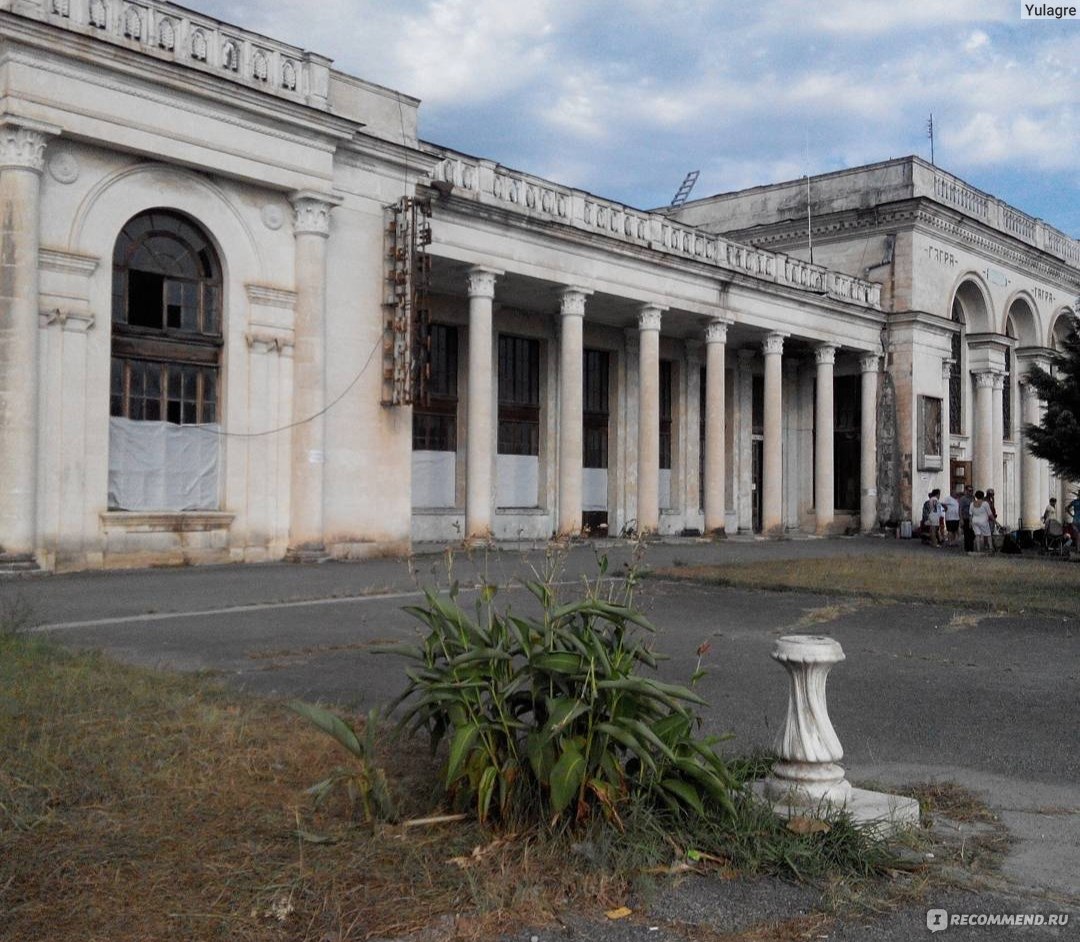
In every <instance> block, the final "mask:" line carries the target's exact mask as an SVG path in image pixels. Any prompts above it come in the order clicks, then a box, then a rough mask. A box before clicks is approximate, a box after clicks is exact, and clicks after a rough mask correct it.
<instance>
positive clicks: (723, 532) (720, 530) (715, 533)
mask: <svg viewBox="0 0 1080 942" xmlns="http://www.w3.org/2000/svg"><path fill="white" fill-rule="evenodd" d="M705 536H706V537H707V538H708V539H710V540H726V539H727V528H726V527H717V528H716V529H715V530H706V531H705Z"/></svg>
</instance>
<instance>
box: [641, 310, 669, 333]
mask: <svg viewBox="0 0 1080 942" xmlns="http://www.w3.org/2000/svg"><path fill="white" fill-rule="evenodd" d="M666 310H667V308H666V307H660V305H659V304H643V305H641V310H640V311H639V312H638V330H656V331H658V330H660V320H661V318H662V317H663V314H664V311H666Z"/></svg>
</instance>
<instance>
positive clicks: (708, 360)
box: [701, 319, 729, 536]
mask: <svg viewBox="0 0 1080 942" xmlns="http://www.w3.org/2000/svg"><path fill="white" fill-rule="evenodd" d="M728 323H729V322H728V321H725V320H720V319H715V320H713V321H712V322H711V323H710V324H709V326H708V327H706V328H705V480H704V481H702V482H701V486H702V487H703V488H704V489H705V494H704V507H705V532H706V533H713V534H716V535H717V536H723V534H724V528H725V526H726V523H727V494H726V483H727V482H726V480H725V478H726V476H727V453H726V448H725V446H726V442H727V404H726V402H725V401H724V393H725V386H724V384H725V377H726V367H725V360H726V359H727V329H728Z"/></svg>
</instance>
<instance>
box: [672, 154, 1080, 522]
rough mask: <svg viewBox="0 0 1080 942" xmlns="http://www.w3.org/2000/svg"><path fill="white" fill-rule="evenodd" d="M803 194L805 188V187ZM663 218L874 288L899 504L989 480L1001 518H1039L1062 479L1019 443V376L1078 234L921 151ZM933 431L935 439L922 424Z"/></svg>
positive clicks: (1026, 420)
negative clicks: (893, 424) (891, 391)
mask: <svg viewBox="0 0 1080 942" xmlns="http://www.w3.org/2000/svg"><path fill="white" fill-rule="evenodd" d="M808 190H809V197H808V195H807V193H808ZM675 216H676V217H677V218H678V219H680V220H681V221H683V222H685V223H689V224H692V225H695V226H699V227H701V228H703V229H705V230H706V231H709V232H717V233H724V234H725V235H726V236H727V237H729V238H734V239H738V240H740V241H745V242H748V243H749V244H752V245H756V246H759V247H762V248H769V249H771V250H778V251H783V252H788V253H791V254H793V255H796V256H799V257H807V258H808V257H809V256H810V254H811V249H810V246H811V245H812V246H813V257H814V259H815V260H816V261H819V262H821V263H822V264H824V265H827V266H829V267H830V268H836V269H839V270H840V271H844V272H847V273H848V274H857V275H858V276H860V277H864V278H870V279H872V280H874V281H875V282H878V283H880V284H881V290H882V307H883V309H884V310H885V311H886V312H888V318H887V322H888V328H887V333H886V337H885V350H886V354H887V364H886V371H887V373H888V375H889V377H890V379H891V381H892V384H893V386H894V388H895V390H896V396H897V403H898V409H897V419H898V422H897V432H898V436H899V440H900V447H899V451H900V477H899V480H898V489H897V498H898V503H899V504H900V508H897V509H896V510H894V511H893V512H894V513H896V512H900V510H901V509H902V512H903V513H905V514H909V513H910V512H911V508H912V507H915V508H916V509H917V508H918V506H919V505H920V502H921V500H922V499H923V496H924V495H925V494H926V493H927V491H928V490H929V489H930V488H931V487H935V486H940V487H942V488H945V487H946V486H949V487H951V489H952V490H954V491H955V490H956V489H957V488H961V487H962V486H963V484H965V483H974V485H975V486H976V487H978V488H982V489H986V488H990V487H992V488H994V490H995V492H996V494H997V506H998V516H999V519H1000V520H1001V521H1002V522H1003V523H1006V524H1007V525H1008V526H1009V527H1010V528H1011V527H1015V526H1017V525H1022V526H1026V527H1033V526H1037V525H1038V522H1039V519H1040V515H1041V514H1042V511H1043V508H1044V507H1045V506H1046V504H1047V499H1048V497H1050V496H1057V497H1058V498H1059V506H1064V505H1065V504H1066V503H1067V502H1068V500H1067V499H1066V498H1065V493H1066V489H1067V488H1069V486H1070V482H1067V481H1059V480H1057V479H1056V478H1055V477H1054V475H1053V474H1052V473H1051V471H1050V469H1049V467H1048V465H1047V464H1046V463H1045V462H1043V461H1039V460H1038V459H1036V458H1035V457H1034V456H1033V455H1032V454H1031V453H1030V452H1029V451H1028V450H1027V447H1026V440H1025V436H1024V431H1023V430H1024V426H1025V425H1028V424H1038V423H1039V421H1040V417H1041V411H1042V408H1043V406H1042V404H1041V403H1040V402H1039V399H1038V396H1037V394H1036V392H1035V389H1034V387H1032V386H1030V385H1028V384H1027V383H1026V382H1025V375H1026V373H1027V370H1028V368H1029V367H1030V366H1031V365H1033V364H1039V365H1041V366H1043V367H1047V366H1049V365H1050V364H1051V363H1052V359H1053V353H1054V352H1055V350H1057V349H1059V348H1060V345H1061V341H1062V339H1063V337H1064V336H1065V334H1066V333H1067V331H1068V327H1069V324H1070V322H1071V321H1072V319H1073V318H1074V316H1075V314H1076V300H1077V297H1078V296H1080V243H1078V242H1077V241H1076V240H1075V239H1071V238H1069V237H1068V236H1066V235H1065V234H1064V233H1063V232H1061V231H1059V230H1057V229H1055V228H1053V227H1052V226H1050V225H1048V224H1046V223H1045V222H1043V221H1042V220H1039V219H1034V218H1032V217H1030V216H1028V215H1026V214H1025V213H1023V212H1020V211H1019V210H1017V209H1015V208H1013V207H1012V206H1009V205H1008V204H1006V203H1004V202H1002V201H1001V200H998V199H996V198H994V197H993V196H991V195H989V194H987V193H983V192H981V191H979V190H977V189H975V188H974V187H972V186H970V185H968V184H967V183H965V182H964V181H962V180H960V179H958V178H957V177H954V176H952V175H951V174H949V173H946V172H945V171H943V170H941V169H940V168H938V167H935V166H933V165H931V164H929V163H927V162H926V161H924V160H921V159H919V158H918V157H905V158H902V159H897V160H889V161H885V162H882V163H879V164H874V165H871V166H866V167H857V168H854V169H852V170H843V171H839V172H836V173H829V174H824V175H822V176H818V177H813V178H811V179H810V181H806V180H799V181H791V182H789V183H782V184H776V185H773V186H767V187H756V188H753V189H749V190H743V191H739V192H737V193H728V194H721V195H719V196H715V197H710V198H709V199H704V200H699V201H696V202H695V203H690V204H687V205H686V206H685V207H683V208H682V209H680V210H679V211H678V212H677V213H676V214H675ZM935 426H940V427H941V428H942V429H943V432H944V433H943V436H942V439H941V442H940V444H941V446H942V447H941V448H940V449H939V448H938V447H937V445H938V443H937V442H936V441H928V440H927V439H928V438H932V435H928V434H927V429H931V428H933V427H935Z"/></svg>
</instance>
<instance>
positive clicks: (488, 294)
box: [465, 265, 502, 298]
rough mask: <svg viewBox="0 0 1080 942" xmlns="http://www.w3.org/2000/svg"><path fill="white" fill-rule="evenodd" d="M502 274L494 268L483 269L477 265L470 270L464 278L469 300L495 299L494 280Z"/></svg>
mask: <svg viewBox="0 0 1080 942" xmlns="http://www.w3.org/2000/svg"><path fill="white" fill-rule="evenodd" d="M501 274H502V272H501V271H499V270H498V269H496V268H483V267H482V266H479V265H477V266H476V267H475V268H470V269H469V271H468V274H467V275H466V276H465V283H466V286H467V288H468V291H469V297H470V298H493V297H495V279H496V278H498V277H499V275H501Z"/></svg>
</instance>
